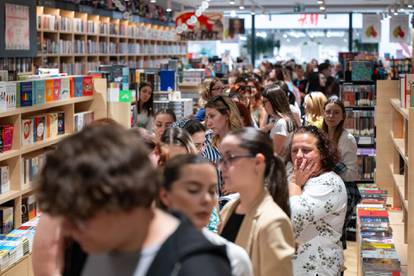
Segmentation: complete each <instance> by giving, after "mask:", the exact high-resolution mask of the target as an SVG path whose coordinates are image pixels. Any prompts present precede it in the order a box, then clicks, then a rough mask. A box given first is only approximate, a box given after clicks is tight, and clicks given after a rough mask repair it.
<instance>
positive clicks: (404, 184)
mask: <svg viewBox="0 0 414 276" xmlns="http://www.w3.org/2000/svg"><path fill="white" fill-rule="evenodd" d="M399 82H400V80H385V81H378V82H377V88H378V89H377V100H378V104H377V108H376V121H377V131H378V133H382V135H379V136H378V137H377V145H378V146H377V172H376V181H377V183H378V185H380V187H381V189H385V190H387V191H388V193H389V194H390V195H391V196H392V203H393V207H394V209H397V210H401V211H399V212H397V213H399V214H400V216H396V219H395V220H396V221H394V222H393V223H395V224H399V225H401V227H399V228H397V229H398V231H395V232H396V233H394V236H396V237H402V240H401V241H400V242H398V243H396V249H397V253H398V255H399V257H400V258H401V265H402V270H403V271H405V270H407V272H408V275H414V265H413V261H414V232H413V231H414V227H413V223H414V217H413V212H412V211H411V209H412V206H411V205H412V204H413V202H414V192H413V187H412V185H411V184H412V183H413V181H414V167H413V164H414V163H413V162H411V158H413V156H414V148H413V146H412V144H413V142H414V127H413V126H412V123H413V122H414V108H412V107H408V108H404V107H403V103H402V102H401V90H400V89H399Z"/></svg>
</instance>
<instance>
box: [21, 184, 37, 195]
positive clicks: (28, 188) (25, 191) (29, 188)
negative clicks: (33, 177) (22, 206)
mask: <svg viewBox="0 0 414 276" xmlns="http://www.w3.org/2000/svg"><path fill="white" fill-rule="evenodd" d="M33 191H34V187H33V185H32V184H24V185H22V190H21V191H20V193H21V195H22V196H23V195H25V194H28V193H31V192H33Z"/></svg>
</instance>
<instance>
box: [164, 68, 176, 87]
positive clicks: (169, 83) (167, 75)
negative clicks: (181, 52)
mask: <svg viewBox="0 0 414 276" xmlns="http://www.w3.org/2000/svg"><path fill="white" fill-rule="evenodd" d="M160 90H161V91H168V90H172V91H174V90H175V71H173V70H161V71H160Z"/></svg>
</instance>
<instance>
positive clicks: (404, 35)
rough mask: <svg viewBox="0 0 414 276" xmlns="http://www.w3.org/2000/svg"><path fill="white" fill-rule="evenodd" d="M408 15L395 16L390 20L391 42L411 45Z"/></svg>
mask: <svg viewBox="0 0 414 276" xmlns="http://www.w3.org/2000/svg"><path fill="white" fill-rule="evenodd" d="M409 39H410V30H409V29H408V15H406V14H402V15H394V16H393V17H391V19H390V42H405V43H409Z"/></svg>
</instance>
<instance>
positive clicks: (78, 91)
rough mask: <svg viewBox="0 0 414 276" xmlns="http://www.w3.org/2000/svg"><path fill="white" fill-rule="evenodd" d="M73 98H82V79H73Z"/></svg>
mask: <svg viewBox="0 0 414 276" xmlns="http://www.w3.org/2000/svg"><path fill="white" fill-rule="evenodd" d="M74 87H75V91H74V96H75V97H82V95H83V77H74Z"/></svg>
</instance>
